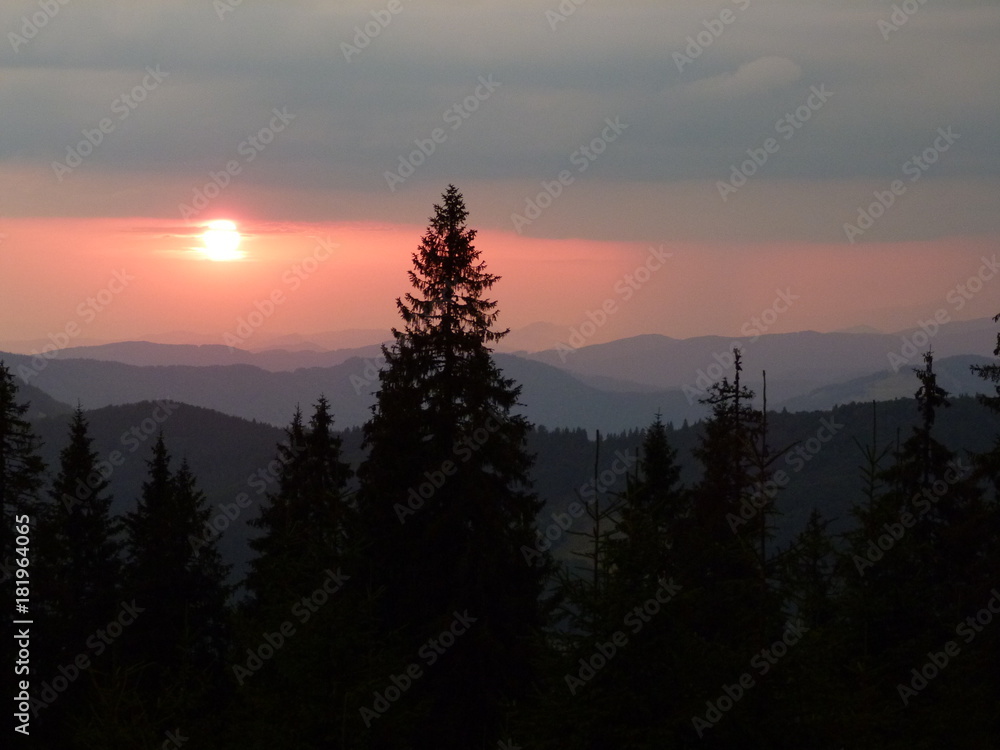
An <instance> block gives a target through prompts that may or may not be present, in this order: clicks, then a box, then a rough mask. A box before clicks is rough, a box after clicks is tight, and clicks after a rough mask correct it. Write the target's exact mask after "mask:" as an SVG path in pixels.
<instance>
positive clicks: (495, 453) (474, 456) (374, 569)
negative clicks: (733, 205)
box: [360, 185, 546, 747]
mask: <svg viewBox="0 0 1000 750" xmlns="http://www.w3.org/2000/svg"><path fill="white" fill-rule="evenodd" d="M467 216H468V211H467V210H466V207H465V202H464V200H463V198H462V196H461V194H460V193H459V191H458V190H457V189H456V188H455V187H454V186H453V185H452V186H449V187H448V189H447V191H446V192H445V193H444V195H443V200H442V203H441V204H440V205H435V207H434V215H433V216H432V217H431V219H430V224H429V226H428V228H427V231H426V233H425V234H424V236H423V239H422V242H421V244H420V247H419V249H418V251H417V252H416V253H414V255H413V266H414V267H413V270H412V271H410V274H409V276H410V282H411V284H412V286H413V292H412V293H409V294H407V295H406V296H405V297H404V298H403V299H398V300H397V307H398V310H399V313H400V316H401V317H402V320H403V324H404V326H403V328H402V330H397V329H393V336H394V338H395V342H394V344H393V345H392V346H391V347H384V349H383V351H384V355H385V359H386V366H385V368H384V370H383V371H382V372H381V373H380V376H379V381H380V383H379V390H378V394H377V403H376V404H375V406H374V407H373V415H372V418H371V419H370V420H369V421H368V422H367V424H366V425H365V429H364V435H365V445H366V446H367V447H368V449H369V455H368V458H367V460H366V462H365V463H364V464H363V465H362V466H361V468H360V478H361V481H362V489H361V494H360V508H361V512H362V514H363V519H364V524H365V527H366V530H367V534H368V537H369V542H370V545H371V546H370V558H371V574H370V575H371V580H372V583H373V584H374V585H375V586H377V587H383V588H384V597H383V599H382V602H383V606H382V607H381V608H380V612H381V618H382V620H381V623H382V624H381V627H382V632H383V633H384V634H386V637H390V635H392V634H394V635H396V636H398V645H399V647H400V651H399V654H400V659H401V662H400V665H399V668H400V669H403V668H405V666H406V664H407V663H409V662H411V661H416V662H420V663H421V665H422V667H424V671H425V673H426V674H424V675H423V676H422V677H421V679H420V680H419V681H417V682H416V683H415V684H414V686H413V688H411V690H410V691H409V692H408V693H407V696H406V699H405V700H407V701H412V703H413V705H418V704H419V705H420V707H421V708H420V716H419V718H418V720H417V721H416V722H415V727H414V731H415V733H416V734H415V735H414V736H412V737H409V738H407V737H403V736H399V735H396V737H395V740H394V741H395V742H398V743H400V746H404V745H405V743H406V742H410V743H414V744H417V745H419V746H422V747H434V746H445V747H482V746H495V745H496V742H497V740H498V737H499V732H500V728H501V722H502V719H503V714H504V709H505V705H506V704H507V703H508V702H509V701H512V700H516V699H518V698H520V697H522V696H524V695H525V694H526V692H527V690H528V687H529V684H530V681H531V679H532V661H533V660H532V650H533V643H534V640H535V637H536V635H537V633H538V632H539V630H540V627H541V624H542V622H541V614H540V607H539V597H540V595H541V593H542V584H543V579H544V576H545V575H546V566H545V565H528V564H526V561H525V559H524V557H523V555H522V551H521V550H522V547H528V548H530V547H532V546H533V543H534V540H535V531H534V529H535V519H536V516H537V513H538V512H539V510H540V503H539V501H538V500H537V499H536V497H535V496H534V494H533V493H532V491H531V489H530V486H529V479H528V474H527V472H528V469H529V467H530V465H531V462H532V459H531V457H530V456H529V455H528V453H527V452H526V449H525V442H526V436H527V433H528V430H529V425H528V423H527V421H526V420H525V419H524V418H523V417H521V416H515V415H513V414H512V413H511V411H512V409H513V408H514V407H515V405H516V404H517V401H518V395H519V393H520V388H519V387H517V386H515V385H514V383H513V381H512V380H510V379H509V378H505V377H503V375H502V373H501V371H500V370H499V369H498V368H497V366H496V365H495V363H494V362H493V359H492V357H491V351H492V350H491V347H490V345H491V344H493V343H495V342H497V341H499V340H500V339H501V338H502V337H503V336H504V335H505V334H506V331H499V330H496V329H495V328H494V325H495V323H496V319H497V316H498V312H497V311H496V309H495V308H496V302H495V301H492V300H488V299H486V298H484V296H483V295H484V294H485V293H486V292H488V291H489V290H490V289H491V288H492V286H493V284H494V283H495V282H496V281H497V278H498V277H497V276H494V275H493V274H490V273H488V272H487V270H486V265H485V263H484V262H482V261H481V260H480V253H479V251H478V250H477V249H476V248H475V247H474V245H473V241H474V239H475V236H476V232H475V230H474V229H470V228H468V227H467V225H466V218H467ZM466 614H467V615H468V618H474V622H468V621H465V622H464V623H463V618H465V616H466ZM449 629H450V630H451V631H452V632H461V635H459V636H457V637H455V638H454V639H452V638H450V637H448V638H447V639H446V640H448V641H449V642H450V641H451V640H454V644H453V645H451V646H450V647H449V648H448V649H447V650H445V651H444V652H443V653H442V654H440V655H437V656H435V657H434V659H433V660H430V659H424V657H426V656H427V653H423V654H422V656H419V657H418V653H420V651H421V649H422V647H423V645H424V644H426V643H427V642H428V639H431V638H437V637H438V636H440V635H441V633H442V632H445V631H449ZM396 710H397V709H394V710H393V712H392V713H391V714H389V716H387V717H380V718H379V719H373V720H372V723H373V724H378V723H379V722H382V723H383V727H384V722H386V721H387V720H388V719H389V717H391V716H392V714H394V713H395V712H396ZM383 727H378V728H376V727H373V730H374V731H382V728H383ZM387 741H388V740H387Z"/></svg>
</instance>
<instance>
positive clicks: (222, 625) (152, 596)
mask: <svg viewBox="0 0 1000 750" xmlns="http://www.w3.org/2000/svg"><path fill="white" fill-rule="evenodd" d="M170 460H171V459H170V454H169V453H168V452H167V448H166V445H165V443H164V439H163V434H162V433H160V434H159V435H158V436H157V439H156V443H155V445H154V446H153V457H152V458H151V459H150V460H149V461H148V466H149V473H148V478H147V479H146V481H145V482H144V483H143V486H142V495H141V497H140V498H139V502H138V505H137V507H136V510H135V511H133V512H131V513H128V514H127V515H126V518H125V525H126V529H127V541H126V548H127V559H126V562H127V574H126V583H125V590H126V596H125V599H126V605H128V606H133V607H134V609H136V610H139V612H138V614H136V615H135V616H134V622H133V623H132V624H130V625H129V626H128V627H127V628H126V629H125V631H124V635H123V637H122V641H123V643H124V644H125V659H126V661H127V663H128V664H129V665H130V666H131V667H133V668H134V672H133V674H134V688H135V696H136V698H137V699H138V700H139V701H141V702H142V706H143V707H142V711H143V713H145V715H146V716H148V717H151V721H150V723H151V725H152V726H154V727H156V730H157V731H158V732H160V733H162V732H165V731H168V730H171V729H174V728H175V727H178V726H182V727H185V728H190V729H192V730H194V729H195V727H196V726H199V725H202V726H204V727H206V729H207V726H208V723H207V722H209V721H210V708H211V707H210V706H209V705H206V699H207V698H208V696H214V697H215V698H216V699H217V700H221V698H222V695H223V685H224V678H225V669H224V659H225V657H226V655H227V651H228V637H229V629H230V625H229V620H230V616H229V612H228V609H227V597H228V595H229V591H230V588H229V586H228V584H227V583H226V579H227V576H228V573H229V566H227V565H225V564H224V563H223V562H222V559H221V555H220V554H219V551H218V547H217V540H211V541H205V542H201V543H199V544H198V545H195V544H193V543H192V541H191V540H192V539H199V540H200V539H201V537H203V531H204V528H205V525H206V524H207V523H208V522H209V520H210V518H211V516H212V510H211V508H210V507H208V505H207V501H206V498H205V495H204V493H202V492H201V490H199V489H198V488H197V485H196V480H195V477H194V474H193V473H192V471H191V469H190V467H189V466H188V463H187V461H186V460H184V461H182V463H181V466H180V468H179V469H178V470H177V471H176V473H175V472H172V471H171V469H170ZM132 602H134V605H133V604H132ZM202 722H206V723H205V724H201V723H202Z"/></svg>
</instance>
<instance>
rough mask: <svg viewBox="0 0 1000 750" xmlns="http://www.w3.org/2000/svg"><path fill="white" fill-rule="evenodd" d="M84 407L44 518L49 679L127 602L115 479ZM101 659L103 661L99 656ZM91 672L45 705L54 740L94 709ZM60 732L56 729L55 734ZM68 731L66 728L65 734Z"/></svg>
mask: <svg viewBox="0 0 1000 750" xmlns="http://www.w3.org/2000/svg"><path fill="white" fill-rule="evenodd" d="M92 443H93V440H92V439H91V437H90V435H89V432H88V425H87V420H86V418H85V417H84V416H83V410H82V409H81V408H79V407H78V408H77V410H76V412H74V414H73V418H72V421H71V422H70V425H69V442H68V444H67V445H66V446H65V447H64V448H63V449H62V451H61V453H60V456H59V472H58V474H57V475H56V477H55V481H54V482H53V484H52V487H51V488H50V490H49V500H50V501H49V503H47V504H46V505H45V507H44V511H43V512H42V513H41V515H40V518H39V523H38V546H37V549H38V556H37V562H36V565H35V569H36V572H35V576H34V577H35V579H36V581H37V582H38V586H39V591H40V592H41V594H42V601H43V602H44V606H45V609H46V614H45V617H44V619H42V621H41V623H40V625H39V627H40V630H41V631H42V634H43V637H42V638H40V639H39V643H40V644H41V646H42V650H40V653H39V656H40V657H41V658H39V659H38V663H39V664H40V665H41V667H42V674H43V675H44V679H47V680H52V679H55V678H56V677H58V676H59V675H60V672H59V671H58V670H59V668H60V667H63V668H64V669H65V667H66V665H69V664H73V663H74V660H75V658H76V657H77V656H78V655H79V654H80V653H87V652H88V651H89V649H90V646H88V644H87V641H88V639H89V638H91V637H92V636H93V634H94V633H96V632H98V631H99V629H101V628H103V627H106V626H107V625H108V623H109V622H111V621H113V620H114V618H115V616H116V615H117V613H118V607H119V602H120V601H121V596H120V594H121V552H122V544H121V539H120V536H119V534H120V524H119V519H118V518H117V517H113V516H112V515H111V496H110V494H108V487H109V484H108V481H107V480H106V479H105V477H104V475H103V474H102V473H101V471H100V470H99V460H100V458H99V456H98V454H97V451H95V450H94V449H93V447H92ZM91 655H92V656H93V661H94V662H96V661H97V656H96V655H94V654H91ZM89 683H90V680H89V679H87V678H83V679H77V680H74V681H72V682H71V683H70V685H69V686H68V688H67V690H66V691H64V692H63V693H62V694H61V695H60V696H59V700H58V701H54V702H53V703H52V705H51V706H49V707H48V708H47V709H45V712H44V714H43V716H44V721H42V722H40V726H39V727H38V728H37V729H38V731H37V732H36V736H37V735H38V734H42V735H43V736H45V737H46V741H47V742H48V744H50V745H52V744H62V745H64V746H67V747H68V746H70V742H69V737H68V736H67V735H66V734H65V732H66V729H67V727H69V726H71V725H73V724H74V723H77V722H79V721H80V720H81V717H82V715H83V714H85V712H86V708H85V707H84V705H83V698H84V693H85V692H86V689H87V687H88V686H89ZM53 732H55V733H56V734H53ZM59 733H63V734H59Z"/></svg>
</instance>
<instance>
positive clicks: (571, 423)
mask: <svg viewBox="0 0 1000 750" xmlns="http://www.w3.org/2000/svg"><path fill="white" fill-rule="evenodd" d="M147 346H150V345H147ZM194 349H196V350H197V349H200V347H194ZM223 349H225V347H223ZM105 351H107V350H105ZM181 351H185V352H187V353H189V354H190V353H191V352H190V351H188V350H186V349H182V350H181ZM0 356H3V357H6V359H7V361H8V364H9V365H10V366H12V367H13V368H14V371H15V373H21V372H26V373H28V374H29V378H28V382H29V383H30V384H31V385H35V386H37V387H38V388H40V389H42V390H43V391H45V392H46V393H48V394H49V395H51V396H52V397H53V398H55V399H57V400H59V401H62V402H64V403H69V404H75V403H77V401H80V402H81V403H82V404H83V406H84V407H85V408H88V409H90V408H100V407H103V406H108V405H115V404H127V403H134V402H136V401H146V400H155V399H159V398H169V399H173V400H176V401H182V402H184V403H188V404H192V405H195V406H201V407H204V408H209V409H215V410H217V411H220V412H223V413H225V414H231V415H233V416H237V417H243V418H246V419H257V420H260V421H263V422H267V423H269V424H272V425H278V426H281V425H284V424H286V423H287V422H288V421H289V419H290V418H291V415H292V413H293V412H294V410H295V408H296V406H302V407H303V409H306V408H307V407H308V406H309V405H311V404H312V403H314V402H315V401H316V399H317V398H318V397H319V396H320V394H323V395H326V397H327V398H328V399H329V400H330V402H331V404H332V406H333V409H334V413H335V415H336V418H337V423H338V424H339V425H341V426H345V427H349V426H354V425H360V424H362V423H363V422H364V421H365V420H367V419H368V417H369V416H370V415H371V411H370V407H371V405H372V403H373V402H374V397H373V394H374V392H375V390H376V389H377V387H378V378H377V375H376V372H377V365H378V361H377V360H375V359H372V358H368V359H361V358H358V357H353V358H351V359H349V360H347V361H346V362H342V363H340V364H338V365H334V366H332V367H308V368H299V369H297V370H295V371H293V372H287V371H285V372H271V371H267V370H264V369H262V368H260V367H255V366H252V365H245V364H235V365H204V366H193V365H169V366H165V365H155V366H145V367H141V366H136V365H128V364H123V363H121V362H110V361H101V360H93V359H61V358H57V359H53V360H50V361H47V363H46V365H45V367H44V369H41V370H39V371H37V374H31V373H32V372H34V371H32V370H31V369H30V368H31V367H32V358H31V357H27V356H24V355H18V354H6V355H0ZM496 360H497V363H498V365H499V366H500V367H501V368H502V369H503V370H504V373H505V374H506V375H507V376H509V377H512V378H514V379H515V380H516V381H517V382H518V383H521V384H522V385H523V390H522V393H521V402H522V404H524V407H523V409H522V411H523V413H525V414H527V416H528V417H529V419H531V420H532V421H533V422H535V423H537V424H541V425H545V426H547V427H586V428H588V429H590V430H595V429H600V430H603V431H605V432H607V431H610V430H626V429H631V428H634V427H638V426H642V425H645V424H648V423H649V422H650V420H651V419H652V418H653V415H654V414H655V413H656V412H657V411H662V413H663V414H664V418H665V419H667V420H677V421H678V422H679V421H681V420H683V419H696V418H698V417H700V416H701V415H702V414H703V413H704V412H705V409H704V408H703V407H701V406H700V405H699V404H697V403H694V404H692V403H689V402H688V399H687V398H686V397H685V395H684V394H683V393H681V392H680V391H677V390H673V391H658V392H647V393H622V392H611V391H606V390H599V389H597V388H594V387H592V386H589V385H586V384H584V383H582V382H581V381H580V380H578V379H576V378H574V377H573V376H572V375H570V374H568V373H566V372H563V371H561V370H559V369H557V368H555V367H550V366H549V365H546V364H543V363H541V362H533V361H531V360H526V359H523V358H520V357H514V356H511V355H507V354H497V355H496ZM36 362H37V360H36ZM22 367H23V368H27V369H25V370H23V371H22V370H21V369H20V368H22Z"/></svg>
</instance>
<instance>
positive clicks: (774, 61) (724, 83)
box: [688, 56, 802, 97]
mask: <svg viewBox="0 0 1000 750" xmlns="http://www.w3.org/2000/svg"><path fill="white" fill-rule="evenodd" d="M800 78H802V68H800V67H799V66H798V65H797V64H795V63H794V62H793V61H791V60H789V59H788V58H787V57H773V56H771V57H759V58H757V59H756V60H753V61H752V62H748V63H745V64H743V65H741V66H740V67H738V68H737V69H736V72H735V73H723V74H722V75H718V76H712V77H711V78H702V79H701V80H699V81H695V82H693V83H692V84H691V85H690V86H689V87H688V89H689V90H690V91H693V92H696V93H699V94H704V95H708V96H720V97H733V96H747V95H748V94H759V93H762V92H764V91H770V90H771V89H777V88H783V87H784V86H788V85H789V84H791V83H794V82H795V81H797V80H799V79H800Z"/></svg>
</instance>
